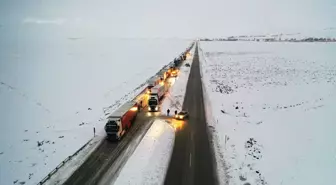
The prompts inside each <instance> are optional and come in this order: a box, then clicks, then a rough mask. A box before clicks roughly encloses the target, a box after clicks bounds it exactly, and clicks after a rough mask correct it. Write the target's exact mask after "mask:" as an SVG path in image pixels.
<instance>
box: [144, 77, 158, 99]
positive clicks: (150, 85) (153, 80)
mask: <svg viewBox="0 0 336 185" xmlns="http://www.w3.org/2000/svg"><path fill="white" fill-rule="evenodd" d="M147 83H148V86H147V94H150V91H151V89H152V88H153V87H154V86H156V85H157V84H159V83H160V77H159V76H157V75H155V76H153V77H152V78H150V79H149V80H148V82H147Z"/></svg>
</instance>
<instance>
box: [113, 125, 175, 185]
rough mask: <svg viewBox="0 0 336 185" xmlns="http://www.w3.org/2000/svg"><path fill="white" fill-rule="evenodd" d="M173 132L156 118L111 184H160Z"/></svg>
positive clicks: (172, 144) (169, 151) (167, 159)
mask: <svg viewBox="0 0 336 185" xmlns="http://www.w3.org/2000/svg"><path fill="white" fill-rule="evenodd" d="M174 138H175V132H174V129H173V127H171V126H170V125H169V124H168V122H166V121H164V120H160V119H157V120H156V121H154V123H153V124H152V126H151V128H150V129H149V130H148V131H147V133H146V135H145V136H144V137H143V139H142V140H141V142H140V144H139V145H138V147H137V148H136V150H135V151H134V153H133V155H132V156H131V157H130V158H129V160H128V161H127V162H126V164H125V166H124V167H123V169H122V170H121V172H120V174H119V176H118V177H117V180H116V181H115V182H114V183H112V184H116V185H118V184H162V183H163V181H164V178H165V174H166V171H167V168H168V165H169V159H170V155H171V153H172V150H173V146H174Z"/></svg>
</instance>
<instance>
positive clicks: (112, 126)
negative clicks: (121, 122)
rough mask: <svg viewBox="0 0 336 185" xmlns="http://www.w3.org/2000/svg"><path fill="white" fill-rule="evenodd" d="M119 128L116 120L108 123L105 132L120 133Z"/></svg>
mask: <svg viewBox="0 0 336 185" xmlns="http://www.w3.org/2000/svg"><path fill="white" fill-rule="evenodd" d="M118 130H119V126H118V124H117V122H116V121H115V120H111V121H109V122H107V123H106V125H105V131H106V132H118Z"/></svg>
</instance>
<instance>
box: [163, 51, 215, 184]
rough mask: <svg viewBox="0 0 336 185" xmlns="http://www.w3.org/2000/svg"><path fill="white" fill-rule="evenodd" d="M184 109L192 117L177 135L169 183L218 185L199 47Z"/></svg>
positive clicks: (192, 67)
mask: <svg viewBox="0 0 336 185" xmlns="http://www.w3.org/2000/svg"><path fill="white" fill-rule="evenodd" d="M183 109H184V110H187V111H188V112H189V114H190V116H189V120H188V121H186V123H185V124H186V125H185V126H184V127H183V129H181V130H179V131H177V132H176V136H175V143H174V149H173V153H172V156H171V159H170V164H169V167H168V171H167V174H166V178H165V184H167V185H178V184H202V185H212V184H218V182H217V176H216V170H215V165H214V161H215V159H214V155H213V149H212V146H211V144H210V142H209V139H210V136H209V134H208V128H207V123H206V119H205V112H204V105H203V91H202V82H201V75H200V64H199V58H198V45H196V51H195V55H194V59H193V62H192V66H191V71H190V75H189V80H188V84H187V90H186V95H185V98H184V102H183Z"/></svg>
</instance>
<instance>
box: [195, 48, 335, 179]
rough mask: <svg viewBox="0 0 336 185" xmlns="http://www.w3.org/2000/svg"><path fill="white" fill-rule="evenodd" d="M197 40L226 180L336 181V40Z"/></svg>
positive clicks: (221, 172)
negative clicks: (306, 41) (266, 41)
mask: <svg viewBox="0 0 336 185" xmlns="http://www.w3.org/2000/svg"><path fill="white" fill-rule="evenodd" d="M200 46H201V52H203V55H201V54H200V56H202V57H201V58H202V72H203V78H202V79H203V82H204V84H205V88H206V92H207V99H208V102H205V103H206V104H208V105H207V106H208V107H209V108H211V110H209V111H208V112H209V114H208V115H211V114H212V118H209V120H210V123H209V127H210V128H211V129H212V130H213V135H214V147H215V149H216V160H217V163H218V166H217V167H218V176H219V177H221V179H220V180H221V184H244V183H245V184H260V185H264V184H272V185H280V184H286V185H298V184H305V185H315V184H334V181H335V180H334V178H333V176H334V174H336V160H335V155H336V143H335V142H334V141H335V139H336V138H335V133H334V131H335V130H336V125H335V124H334V123H335V121H336V115H335V113H333V112H334V110H335V109H336V107H335V105H336V64H335V62H334V61H335V57H334V55H333V53H334V51H336V45H335V44H324V43H318V44H317V43H303V44H290V43H254V42H201V45H200Z"/></svg>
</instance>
